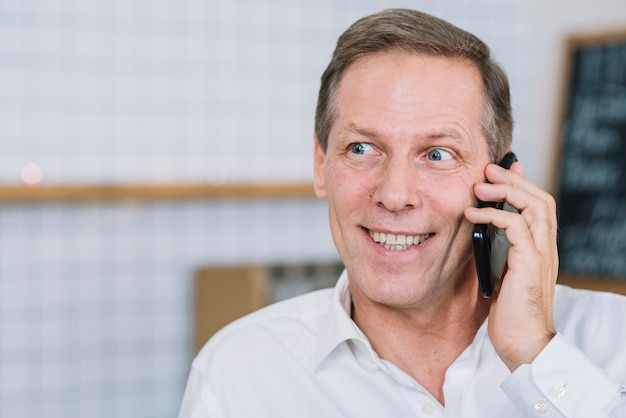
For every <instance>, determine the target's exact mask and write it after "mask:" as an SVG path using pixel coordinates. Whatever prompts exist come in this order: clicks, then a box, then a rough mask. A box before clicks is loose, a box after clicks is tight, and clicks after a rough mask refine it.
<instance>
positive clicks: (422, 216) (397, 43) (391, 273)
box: [314, 11, 511, 307]
mask: <svg viewBox="0 0 626 418" xmlns="http://www.w3.org/2000/svg"><path fill="white" fill-rule="evenodd" d="M486 74H487V75H486ZM485 86H487V87H485ZM485 91H488V92H490V93H487V95H486V94H485ZM485 96H487V97H488V98H487V99H485ZM492 96H493V97H492ZM508 102H509V95H508V87H507V83H506V78H505V77H504V74H503V73H502V71H501V70H500V69H499V68H498V67H497V65H495V64H494V63H492V62H491V61H490V60H489V57H488V50H487V48H486V46H485V45H484V44H483V43H481V42H480V41H479V40H477V39H476V38H475V37H473V36H471V35H469V34H467V33H465V32H462V31H460V30H459V29H457V28H454V27H453V26H451V25H449V24H447V23H445V22H442V21H440V20H438V19H434V18H432V17H428V16H425V15H423V14H420V13H418V12H413V11H388V12H383V13H382V14H379V15H375V16H374V17H369V18H365V19H363V20H360V21H359V22H357V23H356V24H354V25H353V26H352V27H351V28H350V29H349V30H348V31H347V32H346V34H344V35H343V36H342V37H341V39H340V41H339V43H338V48H337V51H336V53H335V55H334V57H333V60H332V62H331V64H330V65H329V67H328V69H327V71H326V72H325V74H324V76H323V79H322V91H321V93H320V105H319V108H318V114H317V126H316V138H317V142H316V144H315V160H314V168H315V184H314V187H315V191H316V193H317V195H318V196H319V197H322V198H327V200H328V209H329V220H330V227H331V232H332V235H333V240H334V241H335V245H336V247H337V250H338V252H339V255H340V256H341V259H342V261H343V263H344V265H345V266H346V269H347V271H348V275H349V278H350V286H351V292H352V297H353V301H354V302H355V306H356V304H357V300H360V301H374V302H375V303H378V304H383V305H388V306H396V307H411V306H412V307H417V306H423V304H427V305H429V304H432V303H435V304H436V302H435V300H436V299H440V301H441V300H449V299H450V298H451V297H452V296H453V295H455V296H459V295H471V296H470V297H476V296H477V295H478V292H477V281H476V270H475V267H474V261H473V255H472V248H471V237H472V228H473V225H472V224H471V223H470V222H469V221H468V220H467V219H466V218H465V215H464V212H465V210H466V209H467V208H468V207H470V206H474V205H475V204H476V198H475V196H474V192H473V189H474V185H476V184H477V183H481V182H484V179H485V173H484V171H485V167H486V166H487V164H488V163H489V162H490V161H493V160H495V159H497V158H498V157H499V156H500V155H501V154H503V153H504V152H505V151H507V150H508V149H509V147H510V139H511V138H510V137H511V122H510V119H511V118H510V108H509V105H508ZM503 121H504V122H503ZM496 127H497V128H498V130H499V131H498V132H501V133H493V132H492V131H493V130H494V129H495V128H496ZM487 138H492V139H493V141H492V140H488V139H487ZM496 138H497V139H498V141H495V139H496ZM366 303H367V302H366Z"/></svg>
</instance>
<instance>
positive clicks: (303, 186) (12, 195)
mask: <svg viewBox="0 0 626 418" xmlns="http://www.w3.org/2000/svg"><path fill="white" fill-rule="evenodd" d="M314 197H315V194H314V193H313V185H312V184H311V183H252V184H243V183H242V184H223V185H212V184H130V185H41V186H24V185H0V205H2V204H16V203H22V204H23V203H48V202H102V201H105V202H110V201H121V200H123V201H171V200H207V199H209V200H220V199H231V200H232V199H300V198H314Z"/></svg>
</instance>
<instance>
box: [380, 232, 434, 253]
mask: <svg viewBox="0 0 626 418" xmlns="http://www.w3.org/2000/svg"><path fill="white" fill-rule="evenodd" d="M369 234H370V237H372V239H373V240H374V241H376V242H377V243H379V244H380V245H382V246H383V247H385V248H386V249H388V250H406V249H407V248H409V247H411V246H413V245H419V244H421V243H422V242H423V241H424V240H425V239H426V238H428V237H429V236H430V234H424V235H394V234H386V233H384V232H372V231H369Z"/></svg>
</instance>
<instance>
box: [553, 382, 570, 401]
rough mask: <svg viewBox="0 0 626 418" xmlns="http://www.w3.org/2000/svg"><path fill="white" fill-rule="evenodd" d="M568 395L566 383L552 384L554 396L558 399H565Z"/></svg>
mask: <svg viewBox="0 0 626 418" xmlns="http://www.w3.org/2000/svg"><path fill="white" fill-rule="evenodd" d="M565 395H567V389H565V385H554V386H552V396H554V397H555V398H556V399H563V398H564V397H565Z"/></svg>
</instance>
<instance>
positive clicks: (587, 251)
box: [558, 37, 626, 278]
mask: <svg viewBox="0 0 626 418" xmlns="http://www.w3.org/2000/svg"><path fill="white" fill-rule="evenodd" d="M571 76H572V77H571V83H570V86H569V91H568V103H567V112H566V120H565V129H564V136H563V149H562V162H561V166H560V170H561V171H560V185H559V196H558V201H559V252H560V257H561V260H560V263H561V271H562V272H566V273H574V274H586V275H594V276H610V277H614V278H626V37H625V39H624V40H623V41H622V42H611V43H607V44H598V45H586V46H579V47H578V48H575V49H574V54H573V62H572V74H571Z"/></svg>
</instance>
